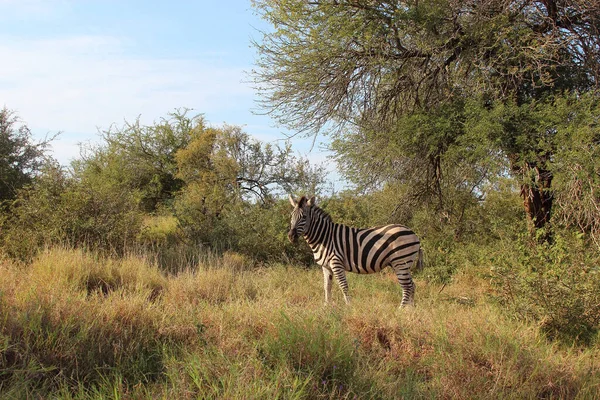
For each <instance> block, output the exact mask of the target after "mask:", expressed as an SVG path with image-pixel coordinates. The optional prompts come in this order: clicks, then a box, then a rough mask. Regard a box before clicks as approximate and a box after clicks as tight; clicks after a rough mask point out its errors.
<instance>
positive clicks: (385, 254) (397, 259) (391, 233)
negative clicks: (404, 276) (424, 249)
mask: <svg viewBox="0 0 600 400" xmlns="http://www.w3.org/2000/svg"><path fill="white" fill-rule="evenodd" d="M335 228H336V229H335V231H334V244H335V248H336V253H338V254H339V255H341V256H342V258H343V260H344V266H345V268H346V270H347V271H350V272H356V273H359V274H365V273H366V274H370V273H373V272H378V271H380V270H381V269H383V268H385V267H387V266H388V265H395V264H402V263H404V262H406V261H409V260H412V259H414V257H416V255H417V253H418V252H419V247H420V242H419V238H418V237H417V235H415V233H414V232H413V231H411V230H410V229H408V228H406V227H405V226H402V225H386V226H382V227H377V228H366V229H357V228H352V227H348V226H345V225H341V224H336V227H335Z"/></svg>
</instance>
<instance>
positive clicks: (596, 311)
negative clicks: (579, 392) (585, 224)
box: [490, 232, 600, 345]
mask: <svg viewBox="0 0 600 400" xmlns="http://www.w3.org/2000/svg"><path fill="white" fill-rule="evenodd" d="M517 243H518V246H514V242H511V243H510V244H509V243H507V242H505V241H503V242H500V246H499V247H498V249H497V251H496V254H495V255H494V257H493V258H492V259H491V260H490V262H491V271H492V277H493V279H494V282H495V284H496V295H497V298H498V299H499V301H500V302H501V304H503V305H504V306H506V307H508V309H509V310H510V312H512V313H514V315H516V316H518V317H520V318H523V319H530V320H533V321H537V322H538V323H539V324H540V327H541V328H542V330H543V331H544V332H545V333H546V334H547V335H548V336H549V337H550V338H552V339H562V340H564V341H566V342H574V343H578V344H588V345H589V344H591V343H593V342H594V341H595V340H596V339H597V334H598V331H599V329H600V292H599V291H598V285H600V269H598V265H599V263H600V256H599V255H598V253H597V252H594V251H590V250H589V244H587V243H586V242H585V240H584V237H583V235H581V234H577V235H573V234H571V233H569V232H565V233H563V234H557V235H555V237H554V243H553V244H548V243H543V244H532V243H531V242H530V241H528V239H525V240H523V239H521V240H520V241H519V242H517Z"/></svg>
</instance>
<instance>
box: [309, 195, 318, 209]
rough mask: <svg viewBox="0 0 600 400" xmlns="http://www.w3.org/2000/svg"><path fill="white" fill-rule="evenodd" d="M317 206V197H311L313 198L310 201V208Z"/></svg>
mask: <svg viewBox="0 0 600 400" xmlns="http://www.w3.org/2000/svg"><path fill="white" fill-rule="evenodd" d="M315 204H317V203H316V200H315V196H313V197H311V198H310V199H309V200H308V206H309V207H312V206H314V205H315Z"/></svg>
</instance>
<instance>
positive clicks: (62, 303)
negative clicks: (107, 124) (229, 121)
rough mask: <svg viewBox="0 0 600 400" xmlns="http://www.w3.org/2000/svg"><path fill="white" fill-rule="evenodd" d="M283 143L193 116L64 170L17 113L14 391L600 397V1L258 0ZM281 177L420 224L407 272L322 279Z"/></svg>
mask: <svg viewBox="0 0 600 400" xmlns="http://www.w3.org/2000/svg"><path fill="white" fill-rule="evenodd" d="M253 6H254V7H255V10H256V12H257V13H258V14H259V15H261V16H262V17H263V18H264V19H265V20H266V21H268V22H270V23H271V24H272V26H273V29H272V30H270V31H268V32H264V33H263V35H262V37H261V38H260V40H258V41H257V42H256V43H255V46H256V49H257V52H258V55H259V57H258V60H257V69H256V71H254V72H253V76H254V79H255V82H256V86H257V90H258V91H259V92H260V93H261V94H262V96H263V97H262V98H263V102H264V104H263V105H264V106H265V110H266V111H267V112H269V113H270V114H271V115H272V116H273V117H274V118H275V119H276V120H278V121H279V122H280V123H281V124H283V125H284V126H287V127H288V128H290V129H292V130H293V131H296V132H299V134H304V135H316V134H319V135H325V138H326V139H327V140H328V142H329V143H330V148H331V150H332V151H333V154H334V157H335V161H336V162H337V165H338V167H339V170H340V171H341V174H342V175H343V177H344V179H345V180H346V182H347V183H348V186H347V187H348V188H349V189H346V190H343V191H340V192H334V191H332V190H331V189H329V188H328V186H327V176H326V173H325V169H324V168H323V167H322V166H319V165H313V164H311V163H310V162H309V161H308V160H306V159H304V158H302V157H298V156H296V155H295V154H294V152H293V151H292V148H291V146H290V144H289V143H288V144H284V145H273V144H269V143H262V142H260V141H257V140H255V139H254V138H253V137H252V136H250V135H249V134H247V133H246V132H244V130H243V129H242V128H241V127H238V126H230V125H226V124H224V125H220V126H215V125H211V124H210V123H209V122H208V121H206V120H205V119H204V118H203V117H202V116H201V115H194V114H193V113H192V112H190V111H188V110H185V109H181V110H177V111H175V112H173V113H171V114H167V115H166V116H165V117H164V118H163V119H161V120H159V121H156V122H154V123H153V124H150V125H143V124H141V123H140V122H139V121H132V122H129V123H126V124H124V125H123V126H113V127H111V128H110V129H108V130H106V131H103V132H101V138H100V140H99V141H98V143H97V144H95V145H93V146H88V147H84V148H82V152H81V156H80V157H79V158H78V159H76V160H74V161H73V162H72V163H71V164H70V165H68V166H63V165H59V164H58V163H57V162H56V161H55V160H53V159H52V157H51V154H50V153H49V152H48V151H47V145H48V141H47V140H46V141H42V142H35V140H34V139H33V138H32V135H31V133H30V131H29V129H28V128H27V124H26V123H25V122H24V121H22V120H21V119H20V118H19V117H18V114H17V113H16V111H11V110H8V109H6V108H5V109H3V110H2V111H0V155H1V158H0V200H1V202H2V203H1V208H0V316H1V317H2V318H1V320H0V321H1V322H0V339H1V340H0V397H6V398H146V397H147V398H207V399H209V398H244V399H246V398H336V399H337V398H347V399H354V398H357V399H362V398H380V399H388V398H464V399H471V398H580V399H584V398H598V397H599V396H600V349H599V347H598V346H599V345H600V340H599V339H600V336H599V329H600V289H599V288H600V222H599V221H600V195H599V194H598V191H599V190H600V157H599V156H600V96H599V92H598V89H599V88H598V78H599V77H600V70H599V66H600V31H599V30H598V27H599V26H600V6H598V5H597V4H596V2H592V1H587V0H569V1H552V0H547V1H514V0H497V1H496V0H493V1H470V2H460V1H447V0H428V1H414V2H412V1H409V2H398V1H372V0H352V1H350V0H348V1H328V0H327V1H325V0H323V1H319V0H315V1H310V2H307V1H304V0H285V1H281V0H277V1H275V0H255V1H253ZM288 193H292V194H296V195H299V194H316V195H317V199H318V200H317V201H318V202H319V205H320V206H321V207H322V208H323V209H325V210H326V211H327V212H328V213H329V214H330V215H331V216H332V218H333V220H334V221H337V222H343V223H346V224H350V225H353V226H372V225H382V224H388V223H401V224H404V225H407V226H409V227H411V228H412V229H413V230H414V231H415V232H416V233H417V234H418V235H419V236H420V238H421V239H422V243H423V247H424V250H425V268H424V269H423V270H422V271H415V279H416V284H417V292H416V303H417V306H416V308H414V309H402V310H398V308H397V307H398V305H399V304H400V300H401V291H400V288H399V286H398V284H397V282H395V277H394V275H393V274H392V273H391V272H390V273H386V272H383V273H381V274H378V275H376V276H353V275H351V276H349V283H350V290H351V294H352V297H353V299H354V303H353V304H351V305H350V306H345V305H343V302H342V301H341V295H340V294H339V293H335V292H334V300H335V301H334V305H332V306H324V305H323V301H322V299H323V297H322V277H321V272H320V270H319V269H317V268H314V266H313V264H311V261H312V260H311V254H310V251H309V249H308V248H307V247H306V246H304V245H302V244H301V245H299V246H292V245H291V244H290V243H289V242H288V241H287V238H286V233H287V227H288V223H289V213H290V209H289V208H290V207H289V203H288V201H287V199H286V196H287V194H288Z"/></svg>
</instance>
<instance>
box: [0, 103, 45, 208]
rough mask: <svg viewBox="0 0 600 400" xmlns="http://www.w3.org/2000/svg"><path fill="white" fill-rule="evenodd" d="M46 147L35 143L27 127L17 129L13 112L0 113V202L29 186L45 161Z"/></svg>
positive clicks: (17, 125)
mask: <svg viewBox="0 0 600 400" xmlns="http://www.w3.org/2000/svg"><path fill="white" fill-rule="evenodd" d="M48 143H49V140H46V141H42V142H39V143H34V142H33V140H32V137H31V131H30V130H29V128H28V127H27V125H24V124H23V125H20V121H19V118H18V117H17V115H16V114H15V113H14V112H13V111H10V110H8V109H7V108H6V107H4V108H2V109H0V202H2V201H5V200H11V199H13V198H14V197H15V195H16V193H17V190H18V189H20V188H22V187H24V186H25V185H27V184H28V183H30V182H31V180H32V178H33V176H34V175H35V174H36V173H37V172H38V171H39V170H40V168H41V167H42V166H43V165H44V163H45V161H46V156H45V151H46V148H47V145H48Z"/></svg>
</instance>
